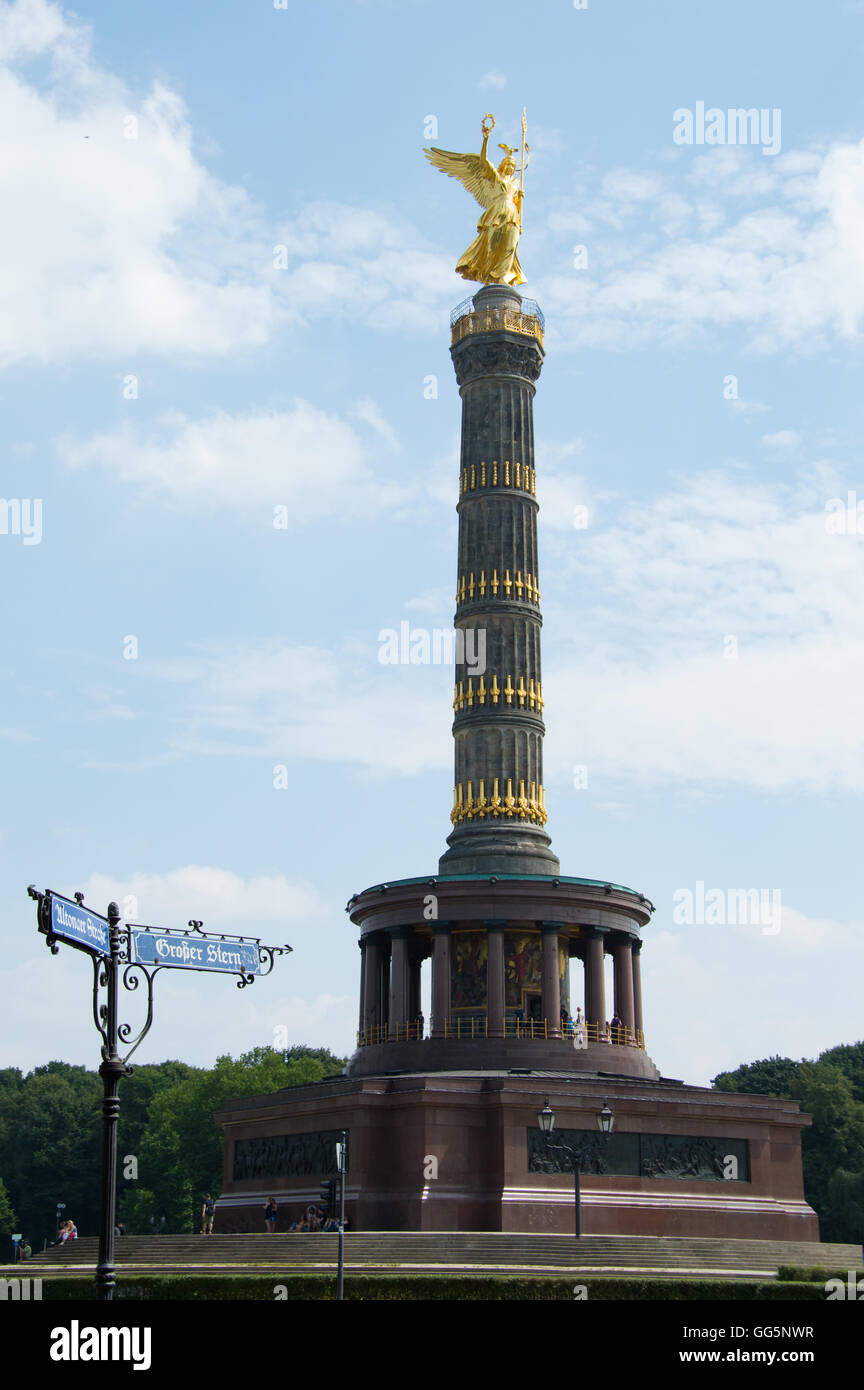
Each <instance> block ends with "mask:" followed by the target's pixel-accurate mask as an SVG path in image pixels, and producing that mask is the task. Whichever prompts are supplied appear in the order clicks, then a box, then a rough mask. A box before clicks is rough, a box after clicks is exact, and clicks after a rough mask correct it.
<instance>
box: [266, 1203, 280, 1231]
mask: <svg viewBox="0 0 864 1390" xmlns="http://www.w3.org/2000/svg"><path fill="white" fill-rule="evenodd" d="M278 1210H279V1207H278V1204H277V1202H276V1198H275V1197H268V1198H267V1204H266V1206H265V1207H264V1226H265V1228H266V1230H267V1234H268V1236H272V1235H274V1234H275V1232H276V1213H277V1212H278Z"/></svg>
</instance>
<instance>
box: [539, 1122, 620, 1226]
mask: <svg viewBox="0 0 864 1390" xmlns="http://www.w3.org/2000/svg"><path fill="white" fill-rule="evenodd" d="M537 1123H538V1125H539V1126H540V1132H541V1134H542V1135H543V1143H544V1145H545V1147H546V1150H547V1152H548V1151H550V1150H551V1151H553V1152H555V1153H563V1154H566V1155H567V1157H568V1158H569V1159H570V1162H571V1163H572V1164H573V1198H574V1202H575V1213H574V1227H575V1230H574V1234H575V1236H576V1239H577V1240H578V1239H579V1237H580V1236H581V1235H582V1171H581V1168H580V1166H579V1163H580V1160H579V1150H578V1149H574V1148H571V1146H570V1145H569V1144H550V1143H549V1136H550V1134H552V1132H553V1131H554V1129H555V1111H554V1110H553V1109H552V1106H551V1105H550V1104H549V1098H548V1096H547V1098H546V1103H545V1105H544V1106H543V1109H542V1110H540V1111H538V1114H537ZM614 1126H615V1116H614V1114H613V1112H612V1111H611V1110H610V1108H609V1103H608V1101H604V1102H603V1109H602V1110H600V1111H598V1113H597V1128H598V1129H599V1130H600V1132H601V1133H602V1134H605V1136H606V1138H607V1140H608V1139H609V1137H610V1135H611V1133H612V1130H613V1128H614Z"/></svg>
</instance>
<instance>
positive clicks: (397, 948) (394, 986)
mask: <svg viewBox="0 0 864 1390" xmlns="http://www.w3.org/2000/svg"><path fill="white" fill-rule="evenodd" d="M391 940H392V956H391V960H390V1027H391V1028H392V1029H395V1028H398V1027H401V1026H402V1025H403V1024H405V1023H406V1022H407V1010H408V941H407V935H406V932H405V931H404V930H402V929H401V928H398V929H397V930H396V931H394V932H393V933H392V936H391Z"/></svg>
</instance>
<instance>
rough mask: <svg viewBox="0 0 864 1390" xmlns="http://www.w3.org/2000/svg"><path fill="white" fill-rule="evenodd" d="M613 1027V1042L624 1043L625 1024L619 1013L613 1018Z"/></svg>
mask: <svg viewBox="0 0 864 1390" xmlns="http://www.w3.org/2000/svg"><path fill="white" fill-rule="evenodd" d="M611 1028H612V1041H613V1043H623V1041H624V1024H623V1023H622V1022H621V1020H620V1018H619V1017H618V1015H617V1014H615V1016H614V1018H613V1019H612V1023H611Z"/></svg>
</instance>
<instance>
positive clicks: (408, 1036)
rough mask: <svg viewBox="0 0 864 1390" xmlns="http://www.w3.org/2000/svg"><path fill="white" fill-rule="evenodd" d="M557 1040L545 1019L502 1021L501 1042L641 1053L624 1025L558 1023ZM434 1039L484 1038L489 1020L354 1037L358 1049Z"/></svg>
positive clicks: (369, 1031)
mask: <svg viewBox="0 0 864 1390" xmlns="http://www.w3.org/2000/svg"><path fill="white" fill-rule="evenodd" d="M558 1028H559V1036H558V1037H556V1036H555V1034H553V1032H552V1025H551V1023H550V1022H549V1020H548V1019H545V1018H526V1019H522V1018H514V1017H513V1016H512V1015H508V1016H507V1018H506V1019H505V1021H504V1036H505V1038H516V1039H518V1040H520V1041H521V1040H522V1039H526V1040H528V1041H531V1040H539V1041H543V1042H545V1041H559V1040H560V1041H563V1042H569V1043H571V1044H572V1045H573V1046H574V1047H577V1048H578V1047H587V1046H588V1044H589V1043H598V1044H602V1043H608V1044H611V1045H613V1046H615V1047H639V1048H642V1049H643V1051H644V1048H645V1034H644V1033H643V1032H642V1030H641V1028H640V1029H633V1028H628V1027H627V1026H626V1025H625V1024H623V1023H621V1024H615V1025H613V1024H611V1023H603V1024H601V1023H579V1024H577V1023H575V1022H574V1021H573V1020H572V1019H569V1020H567V1021H566V1022H564V1023H559V1025H558ZM433 1030H434V1036H435V1037H436V1039H447V1040H448V1041H450V1040H455V1041H457V1042H463V1041H466V1042H470V1041H477V1040H480V1039H483V1038H488V1037H489V1036H490V1034H489V1020H488V1018H486V1017H485V1016H483V1015H478V1014H472V1015H470V1016H468V1017H465V1018H462V1017H460V1016H459V1015H458V1014H457V1015H455V1017H452V1018H445V1019H444V1020H443V1023H442V1024H441V1027H440V1030H439V1029H438V1028H437V1026H436V1025H435V1024H434V1023H432V1024H427V1023H426V1022H425V1020H424V1021H423V1022H422V1023H421V1022H420V1021H419V1020H418V1021H416V1022H414V1023H392V1024H391V1023H380V1024H375V1025H374V1026H373V1027H370V1028H361V1029H360V1031H359V1032H358V1034H357V1046H358V1047H373V1046H375V1045H377V1044H379V1043H392V1042H424V1041H427V1040H429V1039H430V1038H432V1037H433Z"/></svg>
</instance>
